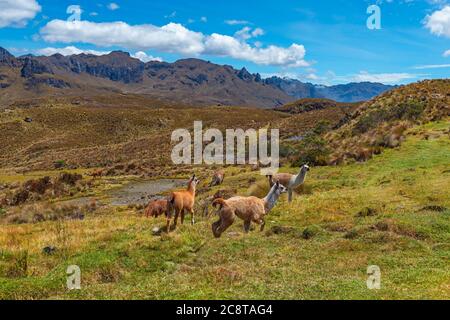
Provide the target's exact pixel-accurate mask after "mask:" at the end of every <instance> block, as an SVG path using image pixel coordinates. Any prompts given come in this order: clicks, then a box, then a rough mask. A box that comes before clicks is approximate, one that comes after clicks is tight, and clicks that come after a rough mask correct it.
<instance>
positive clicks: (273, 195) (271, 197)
mask: <svg viewBox="0 0 450 320" xmlns="http://www.w3.org/2000/svg"><path fill="white" fill-rule="evenodd" d="M276 188H277V186H276V185H274V186H273V187H272V188H271V189H270V191H269V194H268V195H267V196H266V197H265V198H264V199H263V200H264V206H265V208H266V213H268V212H269V211H271V210H272V209H273V207H275V204H276V203H277V201H278V198H279V197H280V195H279V194H277V192H275V190H276Z"/></svg>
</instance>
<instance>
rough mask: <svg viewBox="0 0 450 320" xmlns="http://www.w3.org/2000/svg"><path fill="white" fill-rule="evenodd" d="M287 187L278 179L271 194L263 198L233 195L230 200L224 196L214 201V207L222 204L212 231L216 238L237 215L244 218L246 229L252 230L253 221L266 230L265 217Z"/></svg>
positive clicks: (246, 230)
mask: <svg viewBox="0 0 450 320" xmlns="http://www.w3.org/2000/svg"><path fill="white" fill-rule="evenodd" d="M286 191H287V189H286V188H285V187H284V186H283V185H281V184H280V183H279V182H278V181H277V182H276V183H275V184H274V185H273V186H272V188H271V189H270V191H269V194H268V195H267V196H266V197H265V198H263V199H260V198H257V197H233V198H230V199H228V200H224V199H222V198H219V199H216V200H214V201H213V203H212V205H213V207H216V206H220V209H219V212H218V214H219V217H220V218H219V220H218V221H216V222H214V223H213V224H212V231H213V234H214V236H215V237H216V238H220V236H221V235H222V233H224V232H225V230H227V229H228V228H229V227H230V226H231V225H232V224H233V222H234V220H235V218H236V216H238V217H239V218H241V219H242V220H244V231H245V232H246V233H247V232H248V231H249V230H250V225H251V222H252V221H253V222H255V223H257V224H259V225H260V226H261V227H260V230H261V231H263V230H264V226H265V224H266V222H265V221H264V217H265V216H266V215H267V214H268V213H269V212H270V211H271V210H272V208H273V207H274V206H275V204H276V202H277V200H278V198H279V197H280V195H281V194H282V193H285V192H286Z"/></svg>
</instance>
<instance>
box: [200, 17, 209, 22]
mask: <svg viewBox="0 0 450 320" xmlns="http://www.w3.org/2000/svg"><path fill="white" fill-rule="evenodd" d="M200 21H201V22H205V23H206V22H208V18H207V17H201V18H200Z"/></svg>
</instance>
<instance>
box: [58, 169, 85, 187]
mask: <svg viewBox="0 0 450 320" xmlns="http://www.w3.org/2000/svg"><path fill="white" fill-rule="evenodd" d="M81 179H83V176H82V175H81V174H76V173H73V174H72V173H68V172H63V173H61V174H60V175H59V178H58V181H59V182H62V183H65V184H68V185H70V186H74V185H75V184H76V183H77V181H79V180H81Z"/></svg>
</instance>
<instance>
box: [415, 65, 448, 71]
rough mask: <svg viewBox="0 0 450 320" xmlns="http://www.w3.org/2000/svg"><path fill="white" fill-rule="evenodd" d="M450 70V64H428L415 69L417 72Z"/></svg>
mask: <svg viewBox="0 0 450 320" xmlns="http://www.w3.org/2000/svg"><path fill="white" fill-rule="evenodd" d="M442 68H450V64H427V65H423V66H417V67H414V69H416V70H424V69H442Z"/></svg>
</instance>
